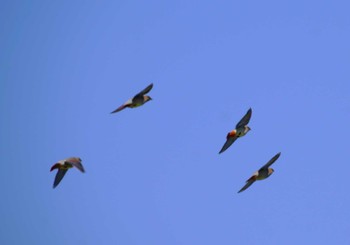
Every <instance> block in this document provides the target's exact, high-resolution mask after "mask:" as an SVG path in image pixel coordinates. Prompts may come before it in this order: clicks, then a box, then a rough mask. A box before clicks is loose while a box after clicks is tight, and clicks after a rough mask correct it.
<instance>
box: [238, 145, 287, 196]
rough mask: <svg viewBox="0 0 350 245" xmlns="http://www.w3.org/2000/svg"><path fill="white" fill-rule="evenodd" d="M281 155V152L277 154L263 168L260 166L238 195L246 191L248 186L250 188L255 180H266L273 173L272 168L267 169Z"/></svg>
mask: <svg viewBox="0 0 350 245" xmlns="http://www.w3.org/2000/svg"><path fill="white" fill-rule="evenodd" d="M280 155H281V152H279V153H277V154H276V155H275V156H274V157H273V158H271V160H270V161H268V162H267V163H266V164H265V165H264V166H262V167H261V168H260V169H259V170H258V171H256V172H255V173H254V174H253V176H252V177H250V178H249V179H248V180H247V181H246V184H245V186H243V188H242V189H240V190H239V192H238V193H240V192H242V191H244V190H246V189H247V188H248V187H249V186H251V185H252V184H253V183H254V182H255V181H256V180H263V179H266V178H268V177H269V176H270V175H271V174H272V173H273V172H274V170H273V168H269V167H270V166H271V165H272V164H273V163H274V162H275V161H276V160H277V159H278V158H279V157H280Z"/></svg>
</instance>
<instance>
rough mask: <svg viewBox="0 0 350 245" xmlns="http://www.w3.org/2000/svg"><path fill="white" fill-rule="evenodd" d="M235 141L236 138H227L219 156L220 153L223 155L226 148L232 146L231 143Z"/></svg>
mask: <svg viewBox="0 0 350 245" xmlns="http://www.w3.org/2000/svg"><path fill="white" fill-rule="evenodd" d="M236 139H237V136H234V137H228V138H227V140H226V142H225V144H224V146H223V147H222V148H221V150H220V152H219V154H220V153H223V152H224V151H226V150H227V148H229V147H230V146H231V145H232V144H233V142H235V141H236Z"/></svg>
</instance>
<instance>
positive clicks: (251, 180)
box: [238, 175, 256, 193]
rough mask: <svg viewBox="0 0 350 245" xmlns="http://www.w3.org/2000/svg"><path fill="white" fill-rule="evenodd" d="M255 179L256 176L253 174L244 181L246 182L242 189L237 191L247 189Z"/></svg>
mask: <svg viewBox="0 0 350 245" xmlns="http://www.w3.org/2000/svg"><path fill="white" fill-rule="evenodd" d="M255 180H256V176H255V175H253V176H252V177H250V178H249V179H248V180H247V181H246V184H245V185H244V186H243V187H242V189H240V190H239V192H238V193H240V192H242V191H244V190H246V189H248V187H249V186H251V185H252V184H253V183H254V182H255Z"/></svg>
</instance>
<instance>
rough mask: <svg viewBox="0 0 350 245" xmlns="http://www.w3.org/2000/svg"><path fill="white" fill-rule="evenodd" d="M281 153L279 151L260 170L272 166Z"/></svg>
mask: <svg viewBox="0 0 350 245" xmlns="http://www.w3.org/2000/svg"><path fill="white" fill-rule="evenodd" d="M280 155H281V152H279V153H277V154H276V155H275V156H274V157H273V158H271V159H270V161H268V162H267V163H266V164H265V165H264V166H262V167H261V168H260V170H262V169H266V168H268V167H270V166H271V165H272V164H273V163H274V162H275V161H276V160H277V159H278V158H279V157H280ZM260 170H259V171H260Z"/></svg>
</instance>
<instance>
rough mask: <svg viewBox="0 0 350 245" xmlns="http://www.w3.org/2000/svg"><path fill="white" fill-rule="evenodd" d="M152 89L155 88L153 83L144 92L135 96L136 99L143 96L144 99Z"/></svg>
mask: <svg viewBox="0 0 350 245" xmlns="http://www.w3.org/2000/svg"><path fill="white" fill-rule="evenodd" d="M152 88H153V83H151V84H150V85H148V86H147V87H146V88H145V89H144V90H142V91H141V92H140V93H138V94H137V95H135V97H137V96H142V97H143V96H144V95H145V94H147V93H148V92H149V91H151V89H152Z"/></svg>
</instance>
